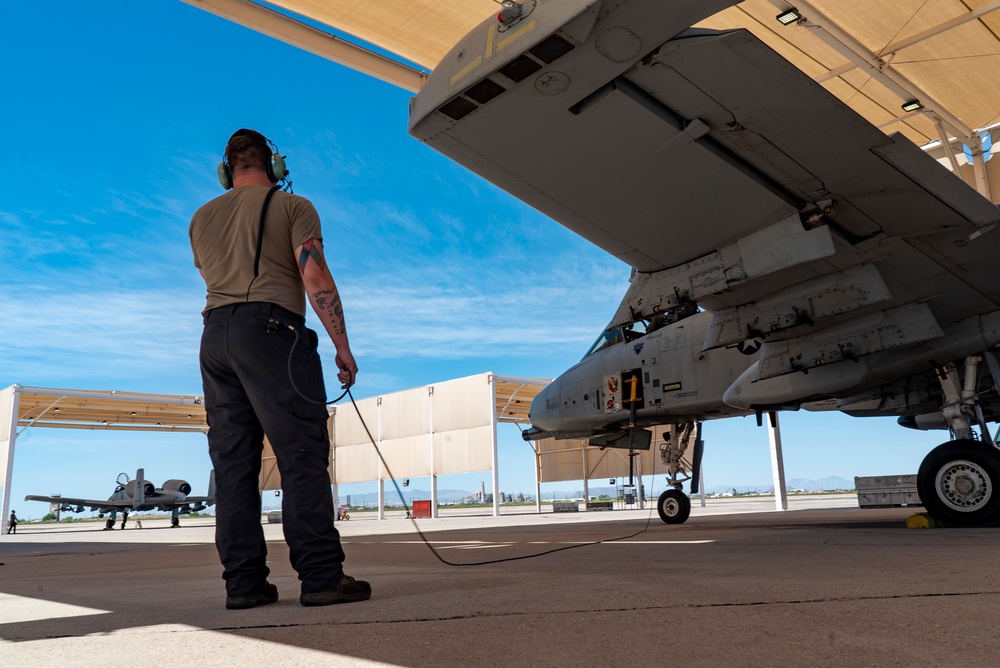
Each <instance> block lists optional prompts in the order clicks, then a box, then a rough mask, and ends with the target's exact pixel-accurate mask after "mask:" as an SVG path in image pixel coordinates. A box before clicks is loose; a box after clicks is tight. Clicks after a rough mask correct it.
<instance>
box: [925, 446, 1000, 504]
mask: <svg viewBox="0 0 1000 668" xmlns="http://www.w3.org/2000/svg"><path fill="white" fill-rule="evenodd" d="M935 484H936V487H937V491H938V496H939V497H940V498H941V500H942V501H943V502H944V503H945V504H946V505H948V506H949V507H951V508H952V509H954V510H958V511H960V512H971V511H974V510H978V509H979V508H982V507H983V505H985V504H986V503H987V502H988V501H989V500H990V497H991V496H992V495H993V490H992V485H991V481H990V477H989V475H987V473H986V471H985V470H983V468H982V467H981V466H979V465H978V464H976V463H974V462H970V461H968V460H964V459H963V460H957V461H953V462H949V463H948V464H947V465H946V466H942V467H941V469H940V470H939V471H938V474H937V477H936V480H935Z"/></svg>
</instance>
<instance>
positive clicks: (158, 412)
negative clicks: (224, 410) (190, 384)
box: [15, 386, 208, 432]
mask: <svg viewBox="0 0 1000 668" xmlns="http://www.w3.org/2000/svg"><path fill="white" fill-rule="evenodd" d="M15 387H17V392H18V395H19V401H18V411H17V424H18V426H19V427H21V428H27V427H59V428H64V429H105V430H120V431H173V432H182V431H186V432H203V431H205V430H206V429H207V428H208V426H207V423H206V421H205V406H204V402H203V400H202V398H201V397H197V396H182V395H174V394H140V393H137V392H118V391H110V390H109V391H101V390H63V389H56V388H48V387H19V386H15Z"/></svg>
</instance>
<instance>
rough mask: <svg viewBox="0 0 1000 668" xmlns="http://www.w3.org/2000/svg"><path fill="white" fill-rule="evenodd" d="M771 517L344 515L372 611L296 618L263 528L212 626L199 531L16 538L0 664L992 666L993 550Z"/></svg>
mask: <svg viewBox="0 0 1000 668" xmlns="http://www.w3.org/2000/svg"><path fill="white" fill-rule="evenodd" d="M773 504H774V500H773V499H770V498H763V499H725V500H716V501H715V502H713V501H712V500H710V501H709V502H708V504H707V506H706V508H704V509H702V508H701V507H700V506H699V505H698V502H697V500H696V501H695V507H694V509H693V512H692V517H691V519H690V520H689V521H688V522H687V523H686V524H684V525H677V526H667V525H665V524H663V523H662V522H660V521H659V519H658V518H657V517H656V513H655V509H650V508H647V509H646V510H644V511H639V510H627V511H610V512H609V511H603V512H590V513H587V512H579V513H544V514H542V515H536V514H533V513H524V512H519V513H517V514H515V513H509V514H504V515H502V516H501V517H497V518H494V517H490V516H484V515H469V514H466V513H454V514H448V513H446V514H445V516H443V517H441V518H438V519H433V520H418V521H417V526H419V527H420V530H421V531H423V532H424V534H425V536H426V538H427V540H428V541H429V542H430V543H431V544H432V546H433V547H434V549H435V550H436V554H435V553H432V552H431V551H430V550H429V549H428V547H427V546H426V545H424V543H423V541H422V539H421V537H420V536H419V535H418V534H417V533H416V530H415V529H414V527H413V524H412V523H411V522H410V521H408V520H406V519H405V518H404V517H403V513H402V512H399V511H396V512H395V515H396V516H395V517H393V512H390V513H389V516H390V519H387V520H384V521H376V520H373V519H369V518H368V516H365V515H364V514H362V513H358V514H356V515H355V514H352V519H351V520H350V521H348V522H343V523H340V524H338V526H339V528H340V530H341V532H342V535H343V537H344V542H345V549H346V551H347V554H348V563H347V571H348V573H350V574H352V575H354V576H356V577H359V578H364V579H367V580H370V581H371V582H372V586H373V589H374V595H373V598H372V600H370V601H367V602H363V603H355V604H350V605H342V606H333V607H330V608H304V607H302V606H300V605H299V604H298V582H297V580H296V578H295V574H294V572H293V571H292V570H291V569H290V567H289V566H288V563H287V548H286V547H285V545H284V543H283V542H282V541H281V525H280V524H265V525H264V526H265V533H266V535H267V536H268V540H269V549H270V556H269V565H270V566H271V569H272V574H271V578H270V580H271V581H272V582H273V583H274V584H275V585H277V587H278V590H279V592H280V595H281V599H280V600H279V602H278V603H276V604H274V605H268V606H263V607H259V608H254V609H252V610H242V611H228V610H225V609H224V606H223V602H224V590H223V584H222V580H221V578H220V571H221V569H220V567H219V565H218V560H217V556H216V554H215V548H214V545H213V544H212V540H213V531H214V528H213V526H212V524H211V518H185V519H184V520H182V523H183V524H184V526H182V527H181V528H179V529H171V528H169V527H168V526H167V524H168V522H166V521H163V520H144V521H143V524H144V527H145V528H143V529H134V528H132V523H131V522H130V523H129V528H128V529H126V530H125V531H121V530H118V529H116V530H114V531H103V530H101V528H102V525H100V524H71V525H65V526H62V527H52V526H46V527H41V526H39V525H23V527H19V532H18V534H17V536H16V537H15V536H9V537H5V539H6V540H3V542H0V562H3V564H4V565H3V566H0V665H4V666H6V665H10V666H107V665H109V664H115V663H120V662H122V661H124V660H127V657H129V656H133V657H139V656H142V657H152V658H154V659H155V660H156V662H157V663H171V662H179V663H183V664H185V665H193V666H203V665H204V666H209V665H211V666H258V665H259V666H304V665H309V666H385V665H388V666H414V667H416V666H468V665H482V666H508V665H509V666H522V665H539V666H573V667H579V666H589V665H665V664H668V663H674V662H678V661H683V663H684V664H685V665H694V666H720V665H723V666H764V665H814V666H843V665H857V666H876V665H878V666H897V665H898V666H904V665H916V664H920V665H929V664H933V663H941V664H945V663H947V664H953V663H961V664H964V665H992V664H994V663H995V657H996V641H995V636H996V634H995V629H994V623H993V617H994V611H995V610H996V609H997V606H998V604H1000V576H997V574H996V569H995V568H994V567H993V563H994V561H995V555H996V554H997V550H998V548H1000V530H998V529H929V530H912V529H906V528H905V521H906V518H907V517H908V516H909V515H910V514H912V513H913V512H914V511H915V510H919V509H906V508H894V509H874V510H873V509H864V510H861V509H858V508H857V501H856V498H855V497H853V496H850V495H847V496H838V497H811V496H810V497H792V498H791V499H790V507H791V508H792V509H791V510H789V511H785V512H776V511H774V510H773V507H774V505H773ZM22 529H23V530H22ZM534 555H541V556H534ZM498 559H513V560H509V561H505V562H502V563H491V564H483V565H472V564H475V563H478V562H484V561H491V560H498ZM446 562H450V563H446Z"/></svg>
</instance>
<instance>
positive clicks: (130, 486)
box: [125, 480, 156, 499]
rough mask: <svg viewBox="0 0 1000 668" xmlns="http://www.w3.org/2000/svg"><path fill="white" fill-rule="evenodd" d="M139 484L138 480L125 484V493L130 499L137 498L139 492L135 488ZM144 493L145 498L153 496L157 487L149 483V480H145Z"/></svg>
mask: <svg viewBox="0 0 1000 668" xmlns="http://www.w3.org/2000/svg"><path fill="white" fill-rule="evenodd" d="M138 482H139V481H138V480H129V481H128V482H127V483H126V484H125V493H126V494H128V495H129V498H131V499H134V498H136V495H137V493H138V490H137V489H136V487H135V486H136V484H137V483H138ZM142 491H143V494H144V495H145V496H152V495H153V494H155V493H156V487H155V486H154V485H153V483H151V482H149V481H148V480H143V481H142Z"/></svg>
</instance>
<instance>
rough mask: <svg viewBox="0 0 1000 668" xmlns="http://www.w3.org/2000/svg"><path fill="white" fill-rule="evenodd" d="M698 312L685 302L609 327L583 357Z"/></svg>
mask: <svg viewBox="0 0 1000 668" xmlns="http://www.w3.org/2000/svg"><path fill="white" fill-rule="evenodd" d="M699 311H701V308H699V307H698V305H697V304H696V303H695V302H693V301H685V302H682V303H680V304H678V305H677V306H675V307H674V308H671V309H669V310H667V311H659V312H657V313H655V314H653V315H651V316H649V317H648V318H646V319H640V320H636V321H635V322H626V323H624V324H621V325H616V326H614V327H609V328H607V329H606V330H604V331H603V332H601V335H600V336H599V337H597V340H596V341H594V345H592V346H590V350H588V351H587V354H586V355H584V356H583V357H584V359H586V358H588V357H590V356H591V355H593V354H595V353H598V352H600V351H602V350H605V349H607V348H611V347H613V346H616V345H618V344H619V343H630V342H632V341H635V340H636V339H639V338H642V337H643V336H646V335H647V334H650V333H652V332H655V331H656V330H658V329H660V328H661V327H665V326H666V325H671V324H673V323H675V322H678V321H680V320H684V319H685V318H689V317H691V316H692V315H694V314H695V313H698V312H699Z"/></svg>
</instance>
